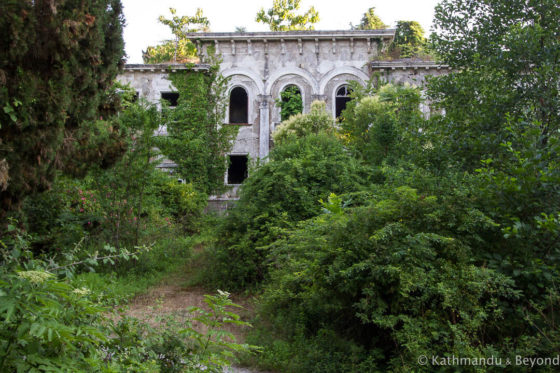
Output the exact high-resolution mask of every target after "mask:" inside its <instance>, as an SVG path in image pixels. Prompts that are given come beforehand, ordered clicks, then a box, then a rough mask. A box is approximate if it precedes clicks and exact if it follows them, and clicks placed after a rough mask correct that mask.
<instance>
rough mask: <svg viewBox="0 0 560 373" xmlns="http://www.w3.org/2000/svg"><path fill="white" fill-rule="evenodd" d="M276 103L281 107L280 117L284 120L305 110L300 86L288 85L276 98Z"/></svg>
mask: <svg viewBox="0 0 560 373" xmlns="http://www.w3.org/2000/svg"><path fill="white" fill-rule="evenodd" d="M276 105H278V106H279V107H280V118H282V121H285V120H287V119H289V118H290V117H291V116H292V115H296V114H300V113H302V112H303V99H302V97H301V92H300V90H299V88H298V87H297V86H295V85H290V86H288V87H286V89H284V90H283V91H282V92H281V93H280V98H279V99H277V100H276Z"/></svg>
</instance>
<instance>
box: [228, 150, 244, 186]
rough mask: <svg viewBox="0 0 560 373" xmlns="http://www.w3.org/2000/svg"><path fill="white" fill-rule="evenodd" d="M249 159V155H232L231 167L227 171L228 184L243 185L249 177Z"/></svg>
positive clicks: (230, 159)
mask: <svg viewBox="0 0 560 373" xmlns="http://www.w3.org/2000/svg"><path fill="white" fill-rule="evenodd" d="M247 166H248V157H247V155H230V156H229V167H228V171H227V183H228V184H241V183H243V181H244V180H245V179H246V178H247V175H248V172H247V171H248V170H247Z"/></svg>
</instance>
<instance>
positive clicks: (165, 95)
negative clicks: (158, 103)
mask: <svg viewBox="0 0 560 373" xmlns="http://www.w3.org/2000/svg"><path fill="white" fill-rule="evenodd" d="M161 99H162V100H165V101H167V102H168V103H169V107H176V106H177V102H178V101H179V93H177V92H161Z"/></svg>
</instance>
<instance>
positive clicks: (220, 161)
mask: <svg viewBox="0 0 560 373" xmlns="http://www.w3.org/2000/svg"><path fill="white" fill-rule="evenodd" d="M169 79H170V80H171V82H172V83H173V86H174V87H175V88H176V89H177V91H178V92H179V100H178V103H177V106H176V107H175V108H173V109H164V111H165V113H164V117H165V118H166V124H167V132H168V136H166V137H161V138H160V139H159V142H160V144H159V146H160V149H161V150H162V152H163V154H164V155H165V156H167V157H168V158H169V159H171V160H173V161H174V162H175V163H176V164H177V168H176V170H177V173H178V174H179V175H180V176H181V178H182V179H184V180H185V181H186V182H189V183H193V184H194V185H195V186H196V187H197V188H198V189H199V190H200V191H202V192H204V193H207V194H216V193H220V192H223V191H224V188H225V186H224V174H225V172H226V170H227V166H228V164H227V153H228V152H229V151H230V150H231V147H232V146H233V140H234V139H235V136H236V135H237V130H238V128H237V127H235V126H227V125H225V126H224V125H222V124H223V119H224V118H225V111H226V108H227V101H226V97H225V92H226V88H227V79H226V78H224V77H223V76H221V75H220V74H219V64H218V63H214V64H213V65H212V66H211V67H210V69H209V70H208V71H204V72H200V71H194V70H183V71H177V72H173V73H170V74H169Z"/></svg>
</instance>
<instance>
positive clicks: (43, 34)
mask: <svg viewBox="0 0 560 373" xmlns="http://www.w3.org/2000/svg"><path fill="white" fill-rule="evenodd" d="M123 24H124V19H123V16H122V5H121V2H120V0H98V1H93V0H67V1H52V0H36V1H20V0H5V1H2V2H1V3H0V50H2V53H1V54H0V108H1V109H0V123H1V127H0V172H1V175H0V181H1V184H3V185H0V190H1V191H0V206H1V207H0V215H2V212H3V211H5V210H8V209H11V208H14V207H16V206H17V205H18V202H19V201H20V200H21V199H22V198H23V197H24V196H26V195H28V194H31V193H34V192H37V191H41V190H44V189H47V188H48V187H49V185H50V182H51V181H52V179H53V177H54V174H55V170H56V169H61V168H62V169H65V170H66V171H82V170H83V168H84V167H83V165H87V164H89V163H90V162H94V161H95V162H100V159H104V160H102V161H101V163H105V164H109V163H111V162H112V160H113V159H114V158H115V156H116V154H117V153H119V149H120V147H121V146H122V143H120V141H119V134H118V131H117V130H116V129H115V128H114V127H113V126H112V125H111V123H108V122H107V121H105V120H104V118H106V117H107V115H108V114H110V113H111V112H112V111H113V109H114V108H115V107H114V105H113V104H114V102H115V101H113V99H114V95H111V94H110V93H109V91H110V88H111V86H112V84H113V81H114V79H115V77H116V75H117V72H118V71H119V67H121V66H122V64H123V54H124V51H123V47H124V43H123V39H122V28H123ZM108 140H115V141H114V142H112V144H113V145H114V146H113V145H109V144H110V143H111V142H108ZM120 150H122V149H120ZM6 182H7V185H6Z"/></svg>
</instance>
